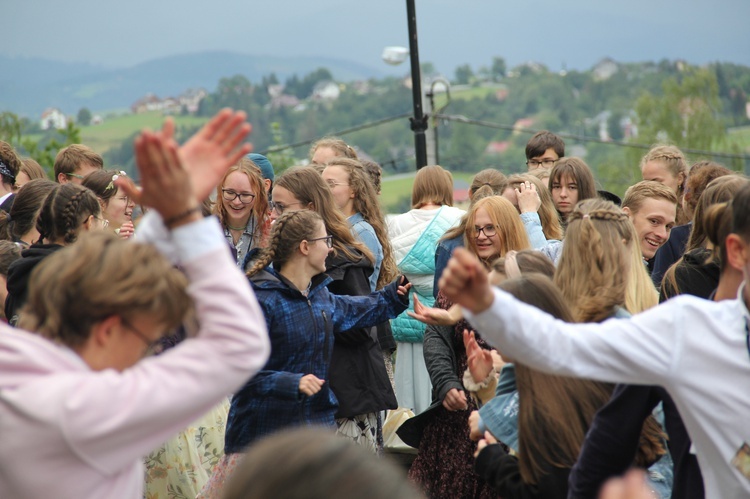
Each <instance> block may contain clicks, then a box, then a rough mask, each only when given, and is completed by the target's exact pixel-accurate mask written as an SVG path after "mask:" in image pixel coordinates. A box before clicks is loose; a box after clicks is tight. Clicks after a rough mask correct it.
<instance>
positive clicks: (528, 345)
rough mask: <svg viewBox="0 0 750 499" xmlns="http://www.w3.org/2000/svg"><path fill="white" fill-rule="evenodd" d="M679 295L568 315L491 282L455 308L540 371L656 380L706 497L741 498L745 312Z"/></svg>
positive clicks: (747, 366)
mask: <svg viewBox="0 0 750 499" xmlns="http://www.w3.org/2000/svg"><path fill="white" fill-rule="evenodd" d="M743 288H744V285H743V287H741V288H740V291H739V295H738V298H737V299H736V300H725V301H721V302H710V301H706V300H702V299H699V298H695V297H692V296H679V297H677V298H674V299H672V300H669V301H668V302H666V303H664V304H663V305H660V306H658V307H655V308H653V309H651V310H648V311H646V312H643V313H641V314H638V315H636V316H634V317H633V318H631V319H610V320H608V321H606V322H604V323H602V324H568V323H565V322H562V321H560V320H556V319H554V318H553V317H551V316H550V315H548V314H546V313H544V312H542V311H540V310H539V309H537V308H535V307H533V306H530V305H527V304H525V303H522V302H520V301H519V300H516V299H515V298H514V297H512V296H511V295H510V294H508V293H506V292H504V291H501V290H497V289H496V290H494V291H493V292H494V295H495V299H494V302H493V303H492V306H491V307H490V308H489V309H487V310H486V311H484V312H482V313H480V314H477V315H474V314H472V313H471V312H470V311H468V310H464V314H465V315H464V316H465V317H466V318H467V320H468V321H469V322H470V323H471V324H472V325H473V326H474V327H476V330H477V331H478V332H479V333H480V334H481V335H482V337H483V338H484V339H485V340H487V341H488V342H489V343H491V344H492V345H494V346H496V347H497V348H499V349H500V350H501V351H502V352H503V353H505V354H507V355H508V356H509V357H512V358H513V359H515V360H517V361H518V362H520V363H523V364H526V365H528V366H530V367H533V368H535V369H538V370H540V371H544V372H547V373H553V374H561V375H568V376H574V377H580V378H589V379H594V380H600V381H606V382H610V383H629V384H648V385H661V386H663V387H664V388H666V390H667V391H668V392H669V394H670V395H671V396H672V398H673V399H674V401H675V404H677V407H678V409H679V411H680V415H681V416H682V419H683V421H684V423H685V426H686V428H687V430H688V432H689V434H690V437H691V439H692V440H693V444H694V446H695V450H696V455H697V457H698V462H699V463H700V467H701V471H702V473H703V480H704V483H705V493H706V497H707V498H714V497H716V498H723V499H730V498H740V497H742V498H746V497H748V496H749V495H750V476H744V475H743V474H742V473H740V471H739V470H738V469H737V468H736V467H735V466H734V465H733V464H732V460H733V459H734V458H735V455H736V454H737V453H738V451H739V450H740V449H741V448H742V446H743V444H745V443H748V444H750V351H749V350H748V324H750V312H748V308H747V306H746V305H745V302H744V301H743V299H742V297H743Z"/></svg>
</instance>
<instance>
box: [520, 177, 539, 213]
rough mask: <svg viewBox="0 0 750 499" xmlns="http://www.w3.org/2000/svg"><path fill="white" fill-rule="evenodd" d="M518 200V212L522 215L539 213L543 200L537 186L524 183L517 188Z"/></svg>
mask: <svg viewBox="0 0 750 499" xmlns="http://www.w3.org/2000/svg"><path fill="white" fill-rule="evenodd" d="M516 198H517V199H518V210H519V211H520V212H521V213H527V212H536V211H539V207H540V206H542V200H541V198H540V197H539V193H538V192H537V191H536V185H534V184H532V183H531V182H524V183H522V184H520V185H519V186H518V187H516Z"/></svg>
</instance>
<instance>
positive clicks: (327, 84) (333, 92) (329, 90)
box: [312, 80, 341, 101]
mask: <svg viewBox="0 0 750 499" xmlns="http://www.w3.org/2000/svg"><path fill="white" fill-rule="evenodd" d="M339 95H341V88H339V85H338V84H337V83H336V82H333V81H330V80H328V81H321V82H318V83H317V84H316V85H315V86H314V87H313V91H312V99H313V100H317V101H335V100H336V99H338V98H339Z"/></svg>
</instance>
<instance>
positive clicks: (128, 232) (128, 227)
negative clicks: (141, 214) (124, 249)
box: [117, 222, 135, 239]
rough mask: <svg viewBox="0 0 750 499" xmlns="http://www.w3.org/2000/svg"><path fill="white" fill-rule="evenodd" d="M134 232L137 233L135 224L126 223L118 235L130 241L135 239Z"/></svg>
mask: <svg viewBox="0 0 750 499" xmlns="http://www.w3.org/2000/svg"><path fill="white" fill-rule="evenodd" d="M134 232H135V226H134V225H133V222H125V223H124V224H122V226H120V228H119V229H118V231H117V235H118V236H120V237H121V238H122V239H130V238H131V237H133V233H134Z"/></svg>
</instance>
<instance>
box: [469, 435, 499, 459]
mask: <svg viewBox="0 0 750 499" xmlns="http://www.w3.org/2000/svg"><path fill="white" fill-rule="evenodd" d="M496 443H497V439H496V438H495V437H494V436H493V435H492V433H490V432H488V431H485V432H484V438H482V439H481V440H480V441H479V442H478V443H477V451H476V452H475V453H474V458H475V459H476V458H477V456H479V453H480V452H482V449H484V448H485V447H487V446H488V445H494V444H496Z"/></svg>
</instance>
